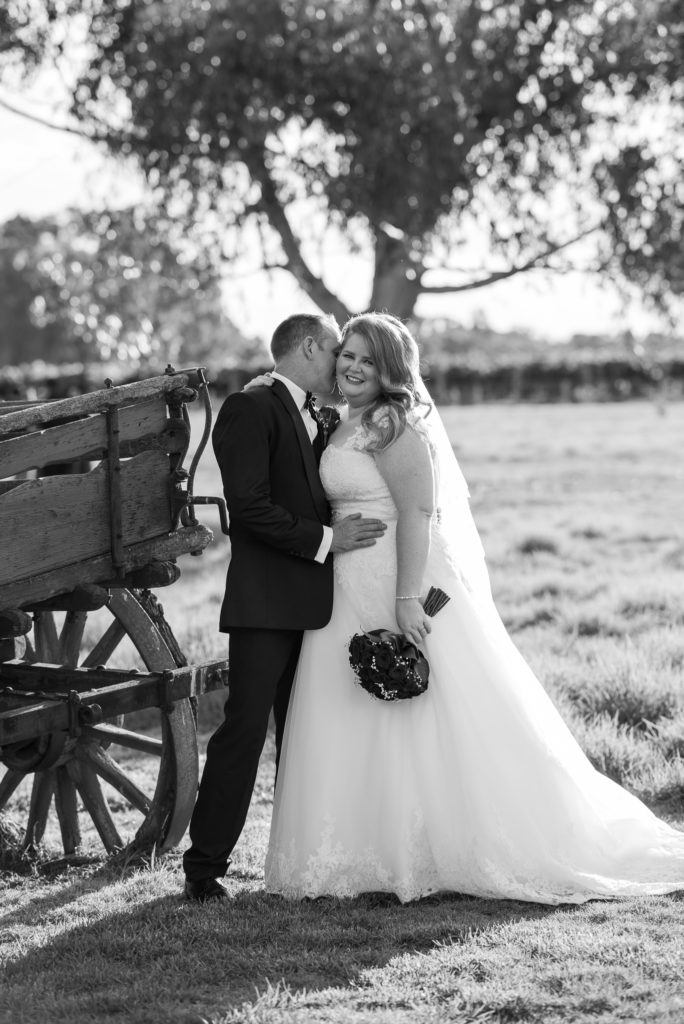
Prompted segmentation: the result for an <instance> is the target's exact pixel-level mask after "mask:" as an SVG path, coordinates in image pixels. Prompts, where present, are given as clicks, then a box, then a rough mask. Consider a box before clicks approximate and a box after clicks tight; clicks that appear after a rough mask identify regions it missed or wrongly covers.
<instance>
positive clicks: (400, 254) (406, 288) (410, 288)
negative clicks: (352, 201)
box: [369, 232, 422, 320]
mask: <svg viewBox="0 0 684 1024" xmlns="http://www.w3.org/2000/svg"><path fill="white" fill-rule="evenodd" d="M421 270H422V268H421V266H420V265H419V264H415V263H414V262H413V261H412V260H410V259H409V255H408V252H407V249H406V244H405V242H404V241H403V240H400V239H396V238H390V237H389V236H388V235H386V234H385V233H384V232H379V233H378V235H377V238H376V246H375V276H374V278H373V292H372V295H371V301H370V306H369V308H370V309H371V310H373V311H374V312H376V313H393V314H394V316H396V317H399V319H400V320H407V319H409V318H410V317H411V316H412V315H413V310H414V308H415V305H416V301H417V300H418V296H419V295H420V292H421V288H420V276H421Z"/></svg>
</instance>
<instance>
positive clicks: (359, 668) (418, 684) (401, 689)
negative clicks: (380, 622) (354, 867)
mask: <svg viewBox="0 0 684 1024" xmlns="http://www.w3.org/2000/svg"><path fill="white" fill-rule="evenodd" d="M448 600H449V596H448V595H447V594H445V593H444V591H443V590H440V589H439V588H438V587H430V590H429V592H428V595H427V597H426V598H425V601H424V602H423V608H424V609H425V611H426V613H427V614H428V615H430V616H432V615H436V614H437V612H438V611H439V610H440V608H443V607H444V605H445V604H446V603H447V601H448ZM349 664H350V665H351V667H352V668H353V669H354V673H355V675H356V679H357V682H358V683H359V685H360V686H362V687H363V689H364V690H366V692H367V693H370V694H371V696H373V697H377V698H378V700H407V699H408V698H409V697H417V696H419V694H421V693H425V691H426V690H427V688H428V678H429V675H430V666H429V665H428V661H427V658H426V657H425V655H424V654H423V652H422V651H421V649H420V648H419V647H416V645H415V644H414V643H411V641H410V640H408V639H407V638H406V637H405V636H404V635H403V633H393V632H392V631H391V630H389V629H371V630H369V631H368V632H365V633H355V634H354V636H353V637H352V638H351V640H350V641H349Z"/></svg>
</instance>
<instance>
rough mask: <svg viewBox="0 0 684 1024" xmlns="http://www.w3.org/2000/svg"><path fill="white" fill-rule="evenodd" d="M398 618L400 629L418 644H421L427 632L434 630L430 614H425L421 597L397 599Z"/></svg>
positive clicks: (412, 641)
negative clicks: (407, 599)
mask: <svg viewBox="0 0 684 1024" xmlns="http://www.w3.org/2000/svg"><path fill="white" fill-rule="evenodd" d="M396 619H397V625H398V626H399V631H400V632H401V633H403V634H404V636H406V637H408V639H409V640H410V641H411V643H414V644H416V645H420V643H421V642H422V641H423V640H424V639H425V637H426V636H427V634H428V633H430V632H431V631H432V626H431V625H430V616H429V615H426V614H425V611H424V609H423V606H422V604H421V603H420V598H417V597H415V598H411V600H409V601H406V600H403V601H397V602H396Z"/></svg>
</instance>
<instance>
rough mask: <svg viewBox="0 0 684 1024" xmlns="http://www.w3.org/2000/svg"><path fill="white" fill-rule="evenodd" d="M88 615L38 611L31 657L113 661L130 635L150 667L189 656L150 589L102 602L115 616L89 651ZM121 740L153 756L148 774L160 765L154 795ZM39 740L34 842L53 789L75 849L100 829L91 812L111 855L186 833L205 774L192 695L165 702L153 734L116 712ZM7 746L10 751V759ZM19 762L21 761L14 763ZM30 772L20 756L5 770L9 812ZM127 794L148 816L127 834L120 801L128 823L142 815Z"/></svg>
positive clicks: (1, 789) (0, 794) (28, 845)
mask: <svg viewBox="0 0 684 1024" xmlns="http://www.w3.org/2000/svg"><path fill="white" fill-rule="evenodd" d="M88 614H90V612H88V611H83V610H80V611H66V612H57V613H54V612H52V611H49V610H43V611H38V612H35V613H34V617H33V635H32V636H31V635H30V636H27V641H28V646H27V653H26V654H25V656H24V657H25V660H26V661H27V662H35V661H40V662H42V661H44V662H47V663H48V664H53V665H64V666H66V667H76V666H77V665H78V664H79V661H80V664H81V666H82V667H83V668H85V669H88V668H96V667H98V666H105V667H106V666H107V664H108V662H110V659H111V658H112V655H113V654H114V652H115V651H116V650H117V648H118V647H119V645H120V644H121V642H122V641H123V640H126V641H127V642H128V641H130V642H131V644H132V646H133V648H135V650H136V651H137V654H138V656H139V658H140V662H142V665H144V666H145V667H146V668H147V670H148V671H150V672H164V671H165V670H167V669H174V668H176V667H177V666H179V665H182V664H184V663H185V659H184V658H183V655H182V653H181V652H180V650H179V648H178V645H177V643H176V641H175V638H174V637H173V634H172V633H171V631H170V629H169V627H168V625H167V623H166V622H165V620H164V617H163V612H162V610H161V606H160V605H158V603H157V602H156V599H155V598H154V597H153V596H152V595H151V594H150V593H147V592H144V593H139V592H138V591H129V590H127V589H125V588H113V589H112V591H111V594H110V597H109V600H108V602H107V604H106V606H105V607H103V608H102V609H97V615H98V618H97V619H96V620H95V621H98V622H99V617H100V614H105V615H106V614H108V615H110V616H111V622H110V624H109V625H108V626H107V628H106V629H103V630H101V631H100V632H99V633H96V634H95V636H96V642H95V644H94V646H92V647H91V649H90V650H89V651H88V650H82V645H83V637H84V636H86V635H87V632H88V631H87V630H86V621H87V615H88ZM91 621H92V620H91ZM60 626H61V628H59V627H60ZM136 661H137V658H136ZM93 685H94V684H93ZM145 720H146V721H147V720H150V716H149V715H146V719H145ZM145 728H147V725H146V726H145ZM53 742H61V747H60V749H59V751H58V760H57V761H56V763H55V760H54V758H53V760H52V761H49V760H48V755H49V750H50V744H52V743H53ZM113 745H117V746H119V747H120V748H121V752H122V753H124V755H125V752H126V751H130V752H131V754H130V755H129V758H130V759H131V761H132V759H133V756H134V755H135V756H136V757H137V758H140V759H146V761H147V765H146V773H147V772H150V770H151V769H153V773H154V774H153V777H154V783H153V785H154V792H153V793H152V785H149V790H148V793H145V792H144V791H143V790H142V789H141V788H140V787H139V786H138V785H137V784H136V782H135V781H134V780H133V779H132V778H131V777H130V774H129V772H128V768H127V765H128V758H127V760H126V762H123V761H122V763H118V762H117V761H116V760H115V759H114V757H113V756H112V753H111V751H109V749H108V748H110V747H112V746H113ZM35 747H36V750H35V756H34V755H33V750H32V747H31V744H30V743H29V744H28V748H27V749H28V750H29V753H31V755H32V756H31V759H30V763H31V764H33V765H35V766H36V769H37V770H36V774H35V777H34V780H33V789H32V793H31V803H30V809H29V812H28V815H27V816H25V820H26V821H27V824H26V835H25V839H24V848H25V849H30V850H33V849H34V848H35V847H36V846H37V845H38V843H39V842H40V841H41V838H42V837H43V836H44V833H45V829H46V822H47V819H48V814H49V813H50V810H51V806H52V799H53V796H54V804H55V811H56V817H57V819H58V822H59V829H60V832H61V840H62V845H63V847H64V852H65V854H67V855H69V854H73V853H75V852H76V850H77V849H78V848H79V847H82V846H83V845H84V844H85V843H89V842H90V841H91V837H92V833H93V829H92V828H90V827H88V828H87V829H86V827H85V817H89V818H90V819H91V823H92V825H93V826H94V829H96V830H97V833H98V834H99V837H100V840H101V842H102V845H103V846H104V848H105V850H106V851H107V852H108V853H114V852H116V851H120V850H123V849H124V848H126V851H127V853H130V855H131V856H133V855H136V854H139V853H147V852H149V851H150V850H152V849H156V850H157V851H159V852H160V853H163V852H165V851H166V850H169V849H171V848H172V847H173V846H175V845H176V844H177V843H178V842H179V841H180V839H181V837H182V836H183V834H184V832H185V829H186V827H187V824H188V821H189V819H190V814H191V812H192V808H193V806H194V802H195V798H196V795H197V782H198V758H197V730H196V724H195V715H194V711H193V706H192V702H191V701H190V700H189V699H186V700H181V701H178V702H176V703H174V704H173V705H171V706H163V707H159V708H158V709H157V711H156V722H155V724H154V727H153V728H151V730H150V734H147V733H143V732H139V731H134V730H133V729H127V728H125V724H124V718H123V715H116V716H115V715H111V717H109V718H108V720H107V721H103V722H100V723H98V724H97V725H92V726H86V725H84V726H83V727H82V728H81V730H80V732H79V733H78V735H77V736H71V737H69V738H67V739H66V742H64V734H59V733H54V734H52V735H50V734H46V735H45V736H37V737H36V740H35ZM1 754H2V752H1V751H0V757H1ZM43 754H44V755H45V756H44V757H43V760H42V761H41V760H40V757H41V756H43ZM151 759H152V760H151ZM0 763H1V762H0ZM10 763H11V764H13V765H14V762H13V761H12V762H10ZM28 774H30V773H28ZM150 774H151V772H150ZM25 777H26V773H24V771H23V770H22V766H21V764H20V763H19V767H16V766H15V767H12V768H8V769H7V770H4V774H3V769H2V768H0V811H1V810H3V809H4V808H5V805H7V806H8V810H9V811H10V813H11V811H12V806H13V804H12V800H13V796H14V794H15V792H16V790H17V787H18V786H19V785H20V783H21V782H22V780H23V779H24V778H25ZM143 785H146V786H147V783H144V784H143ZM109 786H111V787H112V789H113V790H114V791H115V792H116V794H117V799H116V800H115V801H114V800H113V801H111V803H112V806H111V807H110V806H109V803H108V801H107V798H106V796H105V790H106V788H107V787H109ZM119 797H120V798H121V800H120V799H119ZM14 799H15V800H16V798H14ZM124 801H125V802H126V804H127V805H128V804H130V805H131V808H133V809H134V811H135V812H138V815H139V821H138V823H137V824H136V825H135V826H134V828H133V829H132V830H131V833H130V834H128V835H126V836H125V838H122V835H121V834H120V832H119V828H117V824H116V821H115V819H116V817H117V814H118V813H119V809H121V812H122V817H125V819H126V821H127V822H129V821H131V818H134V817H135V814H131V811H130V808H128V806H126V807H125V808H124V807H123V806H122V803H123V802H124ZM81 816H85V817H81Z"/></svg>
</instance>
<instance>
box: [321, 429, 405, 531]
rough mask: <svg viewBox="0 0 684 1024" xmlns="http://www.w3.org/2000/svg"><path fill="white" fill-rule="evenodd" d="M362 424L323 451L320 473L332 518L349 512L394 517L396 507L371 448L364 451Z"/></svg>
mask: <svg viewBox="0 0 684 1024" xmlns="http://www.w3.org/2000/svg"><path fill="white" fill-rule="evenodd" d="M367 443H368V441H367V435H366V431H365V430H364V428H363V427H357V428H356V430H355V431H354V433H353V434H352V435H351V436H350V437H348V438H347V440H346V441H345V442H344V444H342V445H334V444H329V445H328V447H327V448H326V449H325V451H324V452H323V457H322V459H321V466H320V473H321V480H322V482H323V487H324V488H325V493H326V495H327V496H328V501H329V502H330V505H331V508H332V512H333V521H334V520H335V519H341V518H344V516H348V515H350V514H351V513H352V512H361V514H362V515H364V516H371V517H376V518H379V519H385V520H387V519H396V518H397V507H396V505H395V504H394V501H393V500H392V495H391V494H390V492H389V489H388V487H387V484H386V483H385V481H384V480H383V478H382V475H381V473H380V471H379V470H378V467H377V466H376V464H375V459H374V458H373V455H372V453H371V452H368V451H366V445H367Z"/></svg>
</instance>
